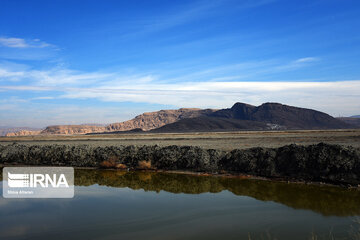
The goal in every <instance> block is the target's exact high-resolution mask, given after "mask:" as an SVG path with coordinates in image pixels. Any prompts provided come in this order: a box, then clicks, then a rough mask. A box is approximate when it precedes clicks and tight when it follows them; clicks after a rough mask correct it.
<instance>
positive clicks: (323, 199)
mask: <svg viewBox="0 0 360 240" xmlns="http://www.w3.org/2000/svg"><path fill="white" fill-rule="evenodd" d="M75 184H76V185H78V186H89V185H93V184H99V185H105V186H109V187H120V188H124V187H128V188H131V189H135V190H137V189H144V190H145V191H156V192H159V191H161V190H163V191H167V192H171V193H187V194H199V193H206V192H211V193H217V192H221V191H223V190H228V191H230V192H232V193H234V194H236V195H241V196H249V197H253V198H255V199H258V200H261V201H274V202H277V203H281V204H284V205H287V206H289V207H292V208H295V209H309V210H312V211H314V212H318V213H321V214H323V215H336V216H353V215H360V191H358V190H354V189H352V190H348V189H343V188H339V187H331V186H318V185H305V184H294V183H292V184H288V183H282V182H271V181H261V180H249V179H239V178H226V177H213V176H195V175H185V174H170V173H151V172H121V171H110V170H109V171H107V170H76V171H75Z"/></svg>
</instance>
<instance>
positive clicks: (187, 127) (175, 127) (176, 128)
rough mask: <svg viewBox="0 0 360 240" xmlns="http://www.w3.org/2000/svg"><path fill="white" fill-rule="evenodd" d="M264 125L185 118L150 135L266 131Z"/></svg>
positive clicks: (252, 122) (214, 118) (237, 120)
mask: <svg viewBox="0 0 360 240" xmlns="http://www.w3.org/2000/svg"><path fill="white" fill-rule="evenodd" d="M266 129H269V126H267V125H266V124H265V123H262V122H256V121H248V120H241V119H231V118H219V117H198V118H186V119H182V120H179V121H177V122H174V123H171V124H167V125H165V126H162V127H160V128H157V129H154V130H151V131H150V132H152V133H170V132H216V131H220V132H230V131H239V130H266Z"/></svg>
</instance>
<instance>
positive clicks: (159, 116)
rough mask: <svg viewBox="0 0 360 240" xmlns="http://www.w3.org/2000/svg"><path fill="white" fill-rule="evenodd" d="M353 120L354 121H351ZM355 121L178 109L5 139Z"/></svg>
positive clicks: (330, 125)
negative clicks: (28, 136)
mask: <svg viewBox="0 0 360 240" xmlns="http://www.w3.org/2000/svg"><path fill="white" fill-rule="evenodd" d="M353 119H355V118H353ZM356 123H357V121H352V122H350V121H347V119H336V118H334V117H332V116H330V115H328V114H326V113H323V112H320V111H316V110H313V109H306V108H299V107H293V106H289V105H284V104H280V103H264V104H261V105H260V106H253V105H249V104H245V103H240V102H238V103H235V104H234V105H233V106H232V107H231V108H227V109H221V110H217V109H199V108H180V109H176V110H160V111H156V112H147V113H143V114H141V115H138V116H136V117H135V118H133V119H131V120H128V121H124V122H119V123H112V124H109V125H106V126H99V125H57V126H49V127H47V128H45V129H44V130H42V131H40V132H39V131H35V132H34V131H19V132H16V133H8V134H7V136H24V135H38V134H65V135H70V134H91V133H121V132H124V133H129V132H141V131H151V132H203V131H239V130H286V129H348V128H357V127H359V125H357V124H356Z"/></svg>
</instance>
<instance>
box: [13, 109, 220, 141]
mask: <svg viewBox="0 0 360 240" xmlns="http://www.w3.org/2000/svg"><path fill="white" fill-rule="evenodd" d="M215 111H217V110H216V109H199V108H180V109H177V110H161V111H157V112H148V113H143V114H141V115H138V116H136V117H135V118H133V119H131V120H128V121H125V122H119V123H112V124H109V125H107V126H99V125H85V124H82V125H54V126H48V127H46V128H45V129H44V130H42V131H14V132H11V133H8V134H7V135H6V136H9V137H10V136H26V135H39V134H40V135H46V134H60V135H72V134H87V133H109V132H113V133H121V132H124V133H126V132H141V131H149V130H151V129H155V128H159V127H162V126H164V125H166V124H170V123H174V122H176V121H179V120H181V119H185V118H195V117H200V116H207V115H209V114H211V113H213V112H215Z"/></svg>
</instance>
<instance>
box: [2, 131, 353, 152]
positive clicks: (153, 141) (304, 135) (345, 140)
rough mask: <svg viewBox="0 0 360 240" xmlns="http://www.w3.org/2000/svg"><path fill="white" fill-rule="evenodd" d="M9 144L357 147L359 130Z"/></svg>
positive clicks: (55, 138) (34, 139)
mask: <svg viewBox="0 0 360 240" xmlns="http://www.w3.org/2000/svg"><path fill="white" fill-rule="evenodd" d="M13 142H17V143H19V144H26V145H49V144H61V145H64V144H65V145H81V144H86V145H90V146H94V147H96V146H113V145H138V146H140V145H159V146H169V145H178V146H199V147H202V148H206V149H221V150H232V149H245V148H252V147H280V146H284V145H288V144H300V145H310V144H317V143H320V142H324V143H329V144H340V145H349V146H353V147H360V129H355V130H352V129H347V130H299V131H241V132H216V133H215V132H201V133H176V134H175V133H167V134H163V133H156V134H154V133H141V134H139V133H134V134H106V135H40V136H23V137H0V145H7V144H11V143H13Z"/></svg>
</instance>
